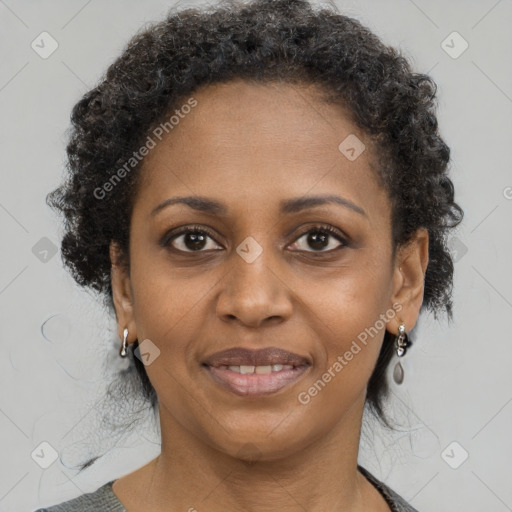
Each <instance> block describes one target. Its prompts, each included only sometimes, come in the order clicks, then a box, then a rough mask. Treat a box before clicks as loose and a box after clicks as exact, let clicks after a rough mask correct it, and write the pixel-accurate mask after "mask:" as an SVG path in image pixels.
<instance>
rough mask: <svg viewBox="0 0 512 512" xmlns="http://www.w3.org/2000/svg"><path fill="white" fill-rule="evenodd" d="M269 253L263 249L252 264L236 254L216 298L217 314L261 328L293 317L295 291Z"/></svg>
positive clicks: (223, 317) (229, 319)
mask: <svg viewBox="0 0 512 512" xmlns="http://www.w3.org/2000/svg"><path fill="white" fill-rule="evenodd" d="M270 252H271V251H270V250H269V249H266V250H264V251H263V252H262V253H261V254H260V255H259V256H258V257H257V258H256V260H255V261H253V262H252V263H248V262H247V261H245V260H244V258H242V257H241V256H239V254H237V253H233V256H232V258H230V260H231V261H230V265H231V268H230V269H229V272H228V274H227V275H226V276H225V278H224V279H223V280H222V283H223V287H222V289H221V292H220V294H219V296H218V300H217V315H218V316H219V318H221V319H222V320H223V321H226V322H239V323H240V324H243V325H244V326H247V327H260V326H261V325H262V324H265V323H280V322H283V321H285V320H286V319H287V318H289V317H290V316H291V313H292V300H291V293H292V291H291V289H290V288H289V286H287V284H286V281H285V279H286V278H284V277H283V274H284V272H279V270H281V271H282V270H283V269H279V265H278V264H277V263H276V262H275V260H273V261H271V259H272V258H271V257H270V256H271V255H270Z"/></svg>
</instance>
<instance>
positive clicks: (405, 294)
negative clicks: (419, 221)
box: [386, 228, 429, 334]
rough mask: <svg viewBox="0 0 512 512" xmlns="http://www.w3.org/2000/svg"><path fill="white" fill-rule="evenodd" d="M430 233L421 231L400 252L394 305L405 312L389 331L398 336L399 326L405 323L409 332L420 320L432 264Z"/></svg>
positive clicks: (400, 314)
mask: <svg viewBox="0 0 512 512" xmlns="http://www.w3.org/2000/svg"><path fill="white" fill-rule="evenodd" d="M428 246H429V237H428V231H427V230H426V229H425V228H420V229H418V230H417V231H416V233H415V234H414V235H413V237H412V239H411V240H410V242H408V243H407V245H405V246H404V247H402V248H400V249H399V250H398V251H397V255H396V257H395V266H394V270H393V293H392V297H391V303H392V304H394V305H395V307H396V304H400V305H401V307H402V309H401V310H398V308H397V309H396V310H397V311H399V312H398V313H397V315H396V316H395V317H394V318H393V319H392V320H390V321H389V322H388V325H387V327H386V329H387V330H388V331H389V332H391V333H392V334H397V333H398V326H399V325H400V323H401V322H404V323H405V330H406V332H409V331H410V330H411V329H412V328H413V327H414V326H415V325H416V322H417V320H418V316H419V313H420V308H421V305H422V303H423V292H424V290H425V273H426V271H427V265H428Z"/></svg>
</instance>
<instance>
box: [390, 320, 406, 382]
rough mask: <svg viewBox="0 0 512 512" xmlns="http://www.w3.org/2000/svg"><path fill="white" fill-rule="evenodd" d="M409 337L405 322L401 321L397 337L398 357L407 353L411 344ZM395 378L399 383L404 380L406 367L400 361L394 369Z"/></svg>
mask: <svg viewBox="0 0 512 512" xmlns="http://www.w3.org/2000/svg"><path fill="white" fill-rule="evenodd" d="M409 344H410V343H409V338H408V337H407V334H406V333H405V324H404V322H401V323H400V325H399V327H398V334H397V335H396V338H395V346H396V355H397V356H398V357H402V356H404V355H405V352H406V349H407V347H408V346H409ZM393 380H394V381H395V382H396V383H397V384H402V382H403V381H404V369H403V368H402V364H401V363H400V361H398V362H397V363H396V365H395V369H394V370H393Z"/></svg>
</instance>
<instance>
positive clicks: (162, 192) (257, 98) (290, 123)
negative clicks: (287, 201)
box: [138, 80, 385, 207]
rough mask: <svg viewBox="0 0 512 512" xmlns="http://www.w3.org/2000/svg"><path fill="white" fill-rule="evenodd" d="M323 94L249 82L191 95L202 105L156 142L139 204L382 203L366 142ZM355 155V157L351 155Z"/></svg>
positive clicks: (300, 87)
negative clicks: (315, 199) (179, 200)
mask: <svg viewBox="0 0 512 512" xmlns="http://www.w3.org/2000/svg"><path fill="white" fill-rule="evenodd" d="M322 93H323V91H322V90H321V89H320V88H319V87H318V86H314V85H308V86H306V85H297V84H289V83H271V84H255V83H249V82H246V81H243V80H235V81H233V82H228V83H223V84H215V85H210V86H207V87H203V88H201V89H199V90H198V91H197V92H195V93H194V94H193V95H191V96H192V97H193V98H194V100H195V102H196V104H195V106H194V107H193V108H190V109H189V108H187V109H183V110H180V107H179V106H178V107H177V108H176V110H177V112H176V111H175V114H177V115H175V116H174V118H173V121H174V123H173V126H172V129H169V125H168V128H167V129H168V133H166V132H165V131H164V135H163V136H162V137H161V141H160V140H158V139H155V137H153V138H154V139H155V142H156V145H155V147H154V148H153V149H151V151H150V152H149V154H148V155H147V156H146V157H145V160H144V162H143V166H142V169H141V171H140V172H141V173H142V182H141V185H140V190H139V194H138V195H139V198H140V200H141V201H143V202H149V203H151V204H153V205H154V204H156V203H158V202H159V201H164V200H165V199H167V197H169V196H170V195H193V194H194V195H196V194H198V195H205V196H209V197H211V196H217V197H219V198H224V199H225V201H224V202H227V203H229V202H242V203H243V204H244V205H245V206H248V205H249V204H251V205H252V206H256V205H261V204H265V206H266V207H269V206H272V204H273V202H274V199H275V204H276V205H278V203H279V202H280V201H281V200H282V199H284V198H288V197H291V196H293V197H297V196H303V195H306V194H321V193H322V194H323V193H336V192H340V193H343V195H344V196H349V197H348V198H349V199H350V200H352V201H353V202H356V203H357V202H359V203H361V202H365V203H367V202H370V203H372V202H375V201H377V203H378V201H379V200H383V199H384V200H385V197H384V196H385V193H384V191H383V190H382V189H381V187H380V186H379V185H378V182H377V180H376V176H375V171H374V169H373V164H372V162H373V161H374V157H373V146H372V145H371V144H370V141H369V140H368V137H367V136H366V135H365V134H364V132H362V130H360V129H359V128H358V127H357V126H356V125H355V123H353V122H352V121H351V117H350V113H349V111H348V110H346V109H344V108H343V107H342V106H340V105H335V104H332V103H330V104H329V103H326V102H325V101H324V100H323V98H322ZM187 99H188V98H185V100H184V101H183V105H185V104H186V103H187ZM185 112H187V113H185ZM172 114H173V113H171V114H170V115H169V117H170V116H171V115H172ZM344 141H348V142H344ZM340 144H341V145H342V146H341V148H340ZM349 146H353V147H354V148H355V151H357V153H359V152H360V154H359V156H357V153H356V156H357V158H355V159H354V158H353V154H354V152H352V153H346V149H347V147H349ZM349 149H350V148H349ZM347 155H348V156H349V157H351V158H348V157H347ZM381 196H382V197H381ZM147 206H148V207H149V206H150V205H149V204H148V205H147ZM376 206H378V205H376Z"/></svg>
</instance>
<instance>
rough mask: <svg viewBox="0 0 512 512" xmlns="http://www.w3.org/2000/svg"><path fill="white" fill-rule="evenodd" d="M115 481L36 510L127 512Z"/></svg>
mask: <svg viewBox="0 0 512 512" xmlns="http://www.w3.org/2000/svg"><path fill="white" fill-rule="evenodd" d="M357 468H358V469H359V471H360V472H361V473H362V474H363V475H364V476H365V477H366V478H367V479H368V480H369V481H370V482H371V483H372V484H373V486H374V487H375V488H376V489H377V490H378V491H379V492H380V493H381V494H382V496H383V497H384V499H385V500H386V502H387V503H388V505H389V508H391V510H392V512H418V511H417V510H416V509H415V508H413V507H411V505H409V504H408V503H407V502H406V501H405V500H404V499H403V498H402V497H400V496H399V495H398V494H397V493H396V492H395V491H393V490H392V489H390V488H389V487H388V486H387V485H385V484H384V483H382V482H381V481H380V480H377V478H375V477H374V476H373V475H372V474H371V473H370V472H369V471H367V470H366V469H364V468H363V467H361V466H359V465H358V466H357ZM114 481H115V480H112V481H110V482H107V483H106V484H105V485H103V486H102V487H100V488H99V489H98V490H96V491H94V492H91V493H87V494H82V495H81V496H78V497H77V498H74V499H72V500H70V501H65V502H63V503H60V504H59V505H54V506H52V507H49V508H40V509H37V510H36V511H35V512H104V511H108V512H127V511H126V509H125V508H124V507H123V505H122V503H121V502H120V501H119V500H118V499H117V497H116V495H115V494H114V493H113V492H112V484H113V483H114Z"/></svg>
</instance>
